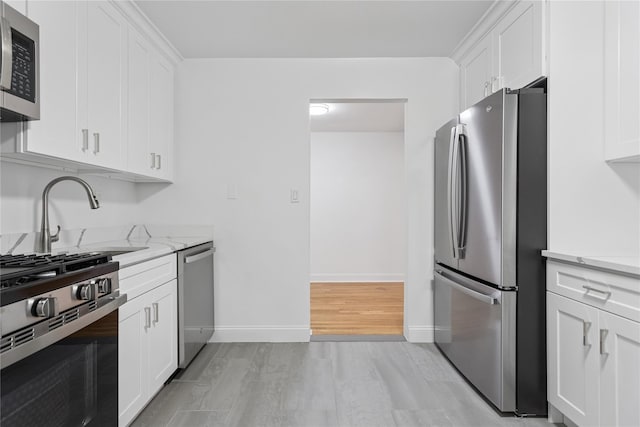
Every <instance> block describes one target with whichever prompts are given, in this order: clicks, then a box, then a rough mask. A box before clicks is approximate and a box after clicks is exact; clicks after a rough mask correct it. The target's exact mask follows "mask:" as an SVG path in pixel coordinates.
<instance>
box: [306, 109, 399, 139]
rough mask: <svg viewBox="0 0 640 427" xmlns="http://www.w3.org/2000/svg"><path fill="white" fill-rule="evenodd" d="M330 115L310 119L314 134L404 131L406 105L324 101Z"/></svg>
mask: <svg viewBox="0 0 640 427" xmlns="http://www.w3.org/2000/svg"><path fill="white" fill-rule="evenodd" d="M322 103H323V104H328V105H329V112H328V113H327V114H325V115H322V116H310V119H309V121H310V129H311V132H402V131H404V105H405V104H404V102H322Z"/></svg>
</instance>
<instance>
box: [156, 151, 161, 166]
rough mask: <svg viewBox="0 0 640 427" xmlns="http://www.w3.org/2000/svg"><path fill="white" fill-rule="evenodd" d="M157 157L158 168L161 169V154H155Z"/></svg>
mask: <svg viewBox="0 0 640 427" xmlns="http://www.w3.org/2000/svg"><path fill="white" fill-rule="evenodd" d="M156 157H157V158H158V169H162V156H161V155H160V154H156Z"/></svg>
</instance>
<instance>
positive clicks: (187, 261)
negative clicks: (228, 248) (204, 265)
mask: <svg viewBox="0 0 640 427" xmlns="http://www.w3.org/2000/svg"><path fill="white" fill-rule="evenodd" d="M213 252H215V251H214V249H209V250H206V251H204V252H200V253H197V254H195V255H191V256H188V257H186V258H185V259H184V263H185V264H191V263H192V262H196V261H200V260H201V259H204V258H207V257H208V256H210V255H213Z"/></svg>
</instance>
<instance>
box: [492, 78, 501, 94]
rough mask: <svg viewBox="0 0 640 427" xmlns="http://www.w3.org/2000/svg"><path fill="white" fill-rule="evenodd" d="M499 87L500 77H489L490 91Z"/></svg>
mask: <svg viewBox="0 0 640 427" xmlns="http://www.w3.org/2000/svg"><path fill="white" fill-rule="evenodd" d="M498 89H500V78H499V77H491V93H493V92H495V91H497V90H498Z"/></svg>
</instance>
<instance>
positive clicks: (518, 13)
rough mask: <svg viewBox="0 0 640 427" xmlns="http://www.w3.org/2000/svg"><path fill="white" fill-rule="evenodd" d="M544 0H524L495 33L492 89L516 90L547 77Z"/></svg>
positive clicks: (500, 23)
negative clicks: (544, 76) (542, 0)
mask: <svg viewBox="0 0 640 427" xmlns="http://www.w3.org/2000/svg"><path fill="white" fill-rule="evenodd" d="M542 6H543V2H541V1H521V2H519V3H518V4H516V5H515V6H514V7H513V9H511V10H510V11H509V12H508V13H507V14H506V15H505V16H504V18H502V19H501V20H500V22H498V24H497V25H496V28H495V29H494V31H493V45H494V48H495V49H494V60H493V63H494V64H495V65H496V67H497V68H496V70H495V76H494V79H495V80H494V81H493V90H498V89H500V88H503V87H507V88H511V89H517V88H521V87H523V86H526V85H527V84H529V83H531V82H532V81H534V80H536V79H537V78H538V77H540V76H542V75H544V74H545V71H544V69H543V68H542V63H543V61H542V55H543V54H542V38H543V37H542V35H543V32H542V29H543V28H542Z"/></svg>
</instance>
